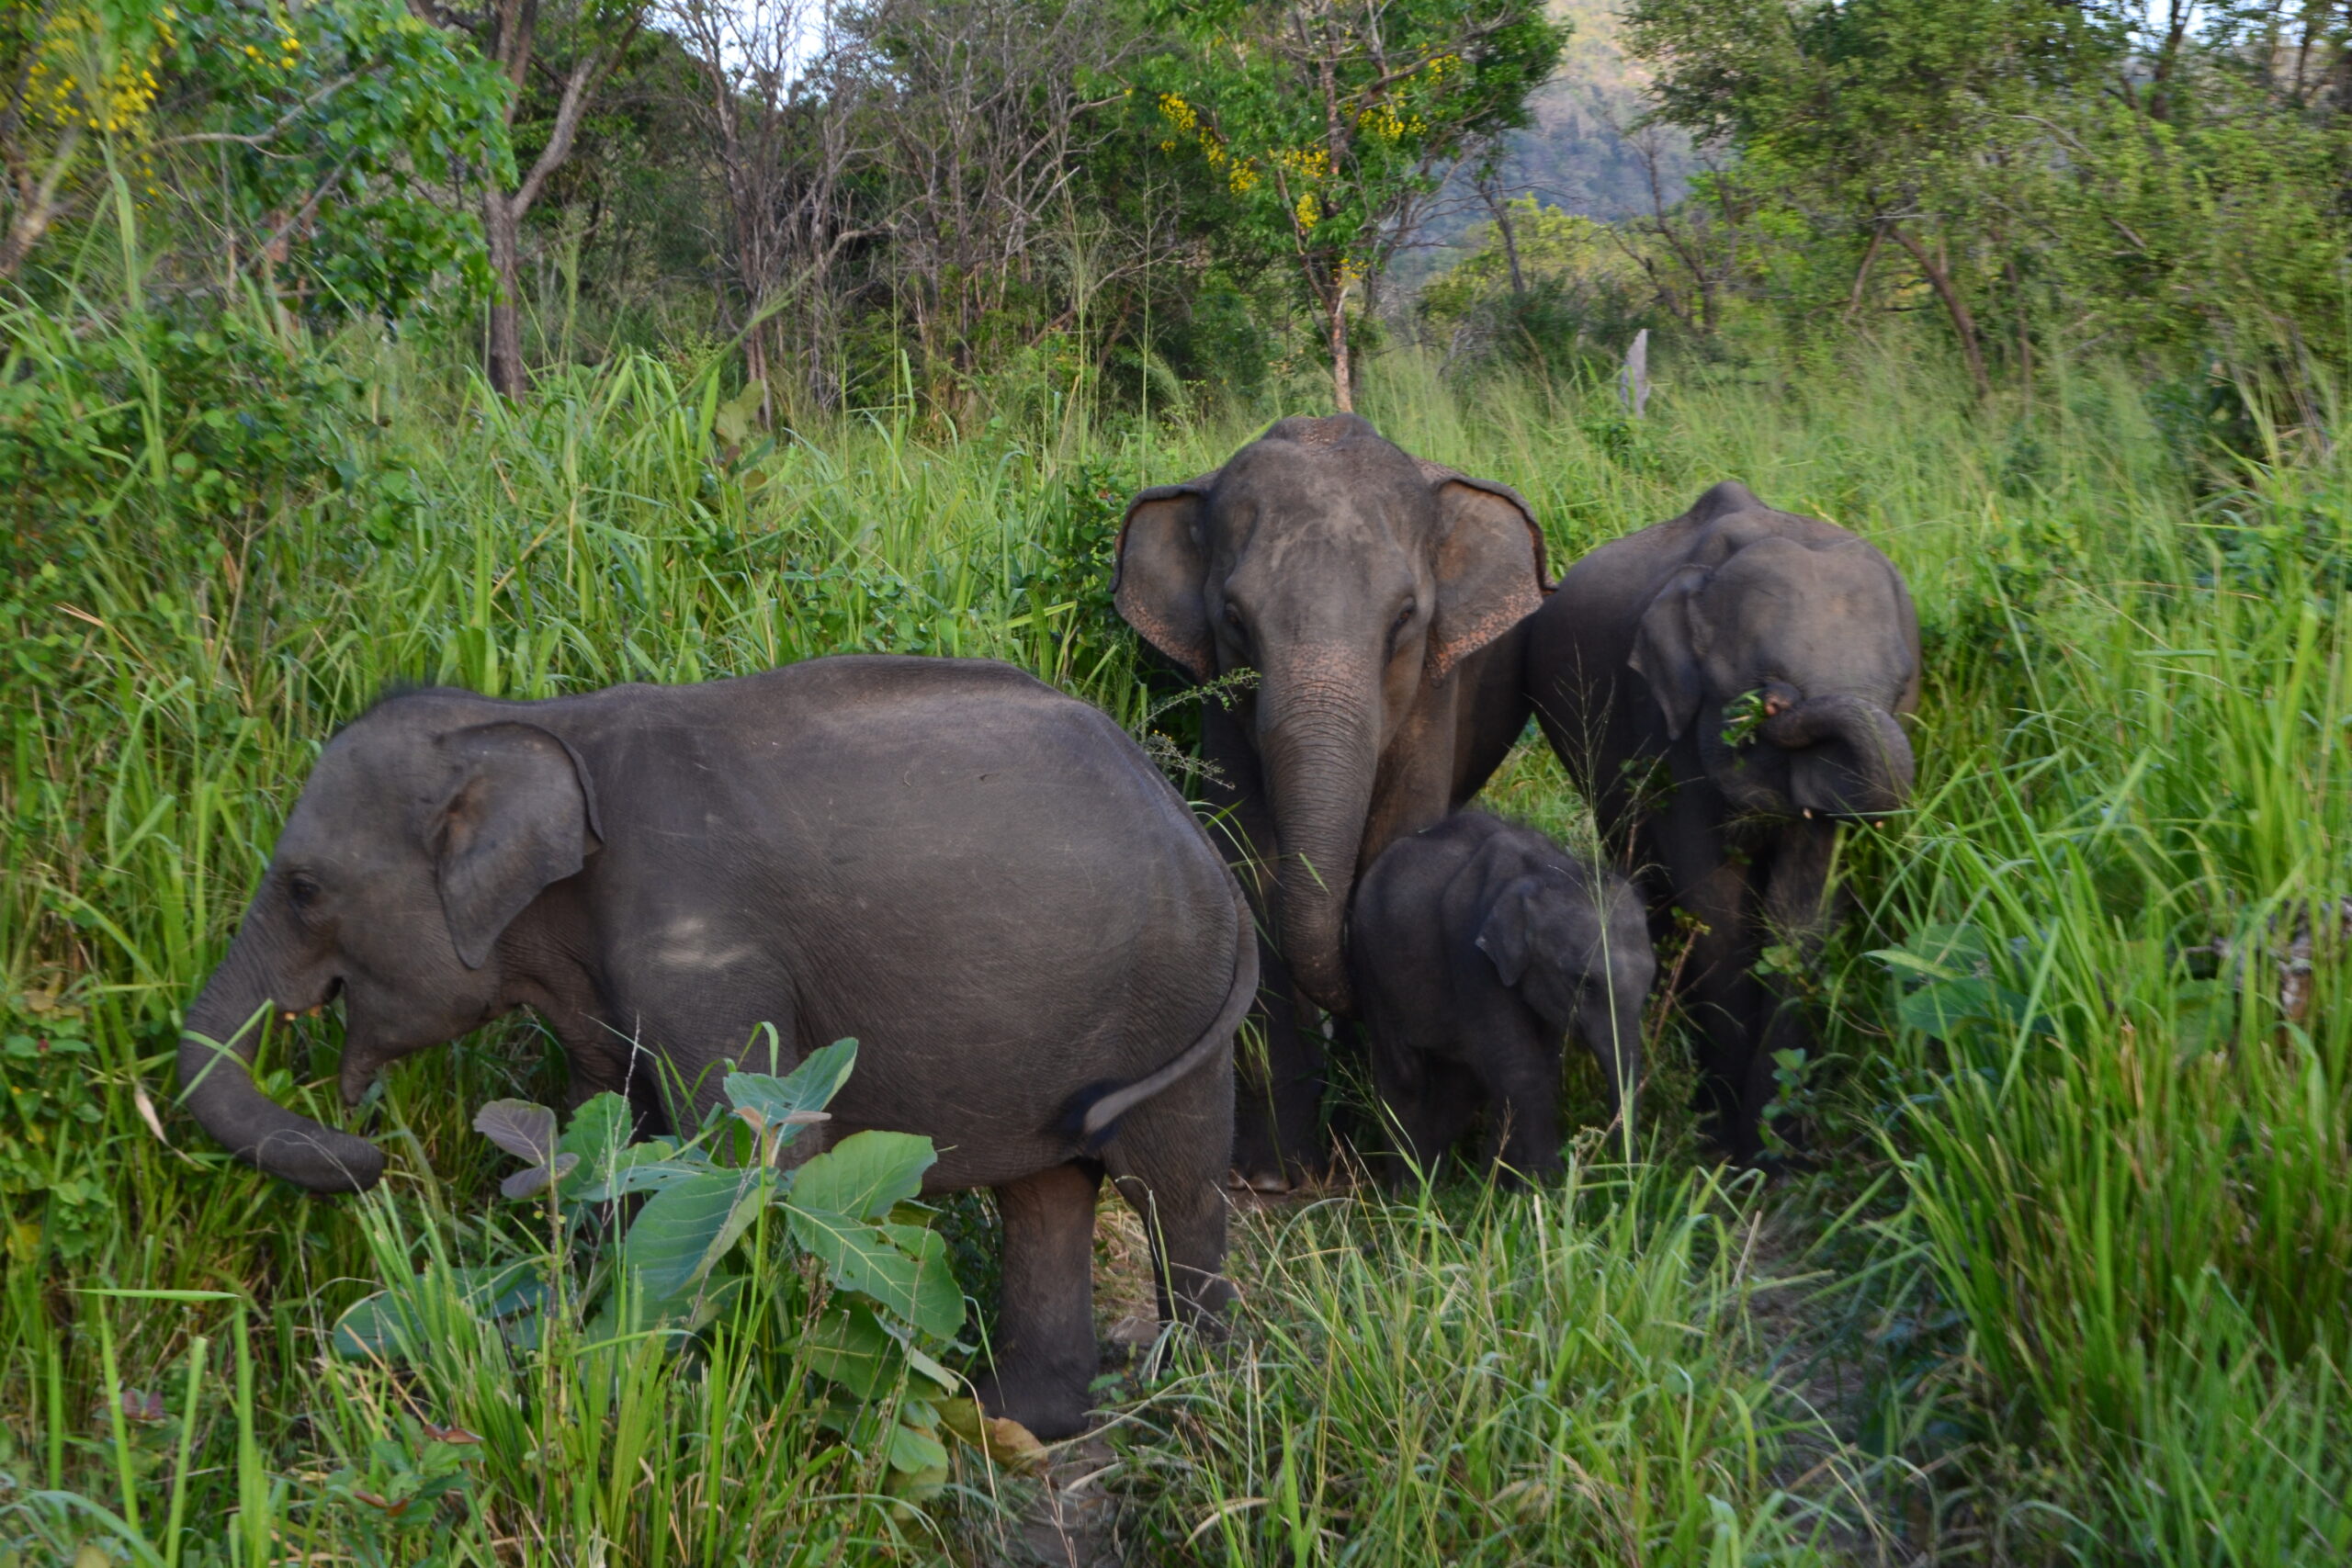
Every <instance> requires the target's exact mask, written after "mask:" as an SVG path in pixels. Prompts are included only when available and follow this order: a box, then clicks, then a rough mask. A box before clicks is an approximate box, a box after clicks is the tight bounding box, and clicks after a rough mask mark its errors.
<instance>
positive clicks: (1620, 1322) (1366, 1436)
mask: <svg viewBox="0 0 2352 1568" xmlns="http://www.w3.org/2000/svg"><path fill="white" fill-rule="evenodd" d="M1726 1196H1727V1195H1726V1194H1724V1193H1723V1192H1721V1191H1720V1190H1716V1189H1714V1188H1713V1187H1712V1186H1711V1185H1710V1184H1709V1183H1708V1182H1707V1181H1706V1180H1705V1179H1702V1178H1701V1177H1698V1176H1696V1175H1695V1174H1692V1173H1689V1172H1682V1173H1675V1172H1670V1171H1668V1170H1666V1169H1662V1168H1655V1167H1636V1168H1616V1167H1610V1166H1604V1165H1600V1164H1598V1163H1594V1162H1591V1161H1589V1160H1587V1159H1584V1158H1576V1159H1572V1160H1571V1163H1570V1166H1569V1170H1568V1175H1567V1177H1566V1182H1565V1185H1564V1186H1563V1187H1561V1188H1559V1189H1556V1190H1548V1191H1545V1192H1544V1193H1542V1194H1540V1195H1533V1196H1531V1197H1530V1198H1528V1199H1526V1200H1524V1201H1521V1200H1515V1199H1511V1198H1508V1197H1504V1196H1502V1195H1500V1194H1498V1193H1497V1192H1496V1191H1495V1190H1492V1189H1491V1188H1484V1189H1477V1190H1470V1191H1466V1192H1464V1191H1457V1192H1451V1193H1445V1194H1436V1193H1431V1192H1429V1191H1427V1190H1424V1191H1422V1192H1421V1193H1420V1194H1419V1196H1418V1197H1416V1198H1413V1199H1408V1200H1407V1201H1394V1202H1383V1201H1379V1200H1376V1199H1372V1198H1359V1199H1357V1200H1356V1201H1352V1202H1348V1203H1333V1204H1318V1205H1311V1206H1307V1207H1304V1208H1302V1209H1300V1210H1298V1211H1297V1212H1295V1213H1293V1214H1291V1215H1289V1216H1287V1217H1283V1218H1279V1219H1274V1218H1269V1219H1267V1220H1264V1221H1261V1222H1260V1223H1259V1224H1254V1225H1252V1226H1250V1229H1249V1231H1248V1232H1247V1233H1246V1242H1245V1245H1246V1247H1247V1248H1248V1265H1247V1266H1248V1268H1249V1269H1250V1271H1251V1272H1252V1273H1253V1274H1255V1275H1256V1276H1257V1277H1258V1278H1259V1279H1260V1280H1261V1284H1260V1286H1259V1291H1260V1292H1264V1295H1271V1296H1272V1301H1273V1303H1274V1304H1273V1306H1272V1309H1271V1310H1269V1309H1268V1308H1267V1307H1265V1306H1262V1305H1261V1306H1259V1307H1258V1309H1257V1311H1256V1313H1255V1314H1254V1316H1255V1319H1256V1321H1255V1323H1254V1325H1253V1333H1252V1335H1251V1337H1250V1342H1249V1346H1248V1348H1247V1350H1246V1351H1245V1352H1244V1353H1243V1354H1242V1355H1240V1356H1238V1357H1236V1358H1233V1359H1227V1360H1216V1359H1201V1360H1200V1361H1198V1362H1197V1363H1188V1364H1185V1365H1183V1366H1182V1371H1181V1372H1180V1375H1179V1376H1178V1378H1177V1379H1176V1380H1175V1381H1174V1382H1172V1383H1171V1385H1170V1387H1169V1388H1168V1389H1167V1390H1166V1391H1165V1392H1164V1393H1161V1394H1159V1396H1158V1397H1157V1398H1156V1399H1155V1400H1154V1401H1153V1402H1151V1403H1150V1404H1147V1405H1146V1406H1145V1407H1144V1408H1143V1409H1142V1410H1141V1411H1140V1412H1139V1413H1138V1415H1139V1418H1140V1422H1141V1425H1140V1426H1139V1427H1130V1428H1128V1429H1127V1432H1126V1433H1125V1440H1124V1442H1123V1444H1122V1447H1123V1450H1124V1457H1125V1461H1126V1462H1127V1466H1128V1468H1129V1472H1130V1473H1129V1475H1128V1476H1127V1477H1126V1478H1125V1481H1124V1482H1123V1485H1124V1487H1125V1490H1126V1491H1127V1493H1128V1495H1130V1496H1131V1497H1133V1498H1134V1500H1135V1502H1136V1506H1138V1508H1139V1509H1140V1510H1141V1511H1142V1513H1143V1516H1144V1520H1145V1529H1146V1531H1147V1535H1146V1539H1147V1540H1148V1541H1149V1542H1150V1543H1151V1545H1152V1547H1153V1548H1154V1550H1155V1554H1156V1555H1166V1556H1167V1557H1169V1558H1170V1559H1173V1560H1179V1561H1187V1562H1219V1563H1234V1564H1242V1563H1261V1562H1287V1563H1302V1564H1306V1563H1325V1562H1345V1561H1371V1562H1394V1563H1400V1564H1401V1563H1404V1562H1495V1563H1503V1562H1635V1561H1638V1562H1657V1563H1691V1564H1710V1565H1711V1564H1714V1563H1719V1562H1783V1563H1818V1562H1830V1561H1833V1560H1834V1559H1833V1555H1832V1551H1831V1541H1832V1536H1833V1531H1834V1530H1835V1529H1836V1528H1837V1526H1838V1521H1837V1520H1836V1519H1835V1518H1834V1517H1827V1516H1825V1515H1824V1514H1822V1513H1820V1512H1818V1511H1816V1507H1815V1505H1812V1504H1811V1503H1809V1502H1808V1501H1806V1500H1804V1499H1802V1498H1800V1497H1799V1496H1797V1495H1792V1493H1791V1492H1788V1491H1783V1490H1781V1489H1780V1488H1778V1487H1776V1486H1775V1485H1774V1484H1773V1482H1772V1476H1773V1474H1774V1472H1775V1467H1776V1462H1777V1461H1778V1460H1779V1459H1780V1457H1781V1445H1782V1444H1783V1443H1794V1442H1798V1441H1802V1440H1804V1438H1803V1435H1802V1434H1803V1432H1804V1427H1806V1426H1807V1425H1808V1424H1807V1423H1805V1422H1804V1421H1803V1420H1802V1418H1800V1419H1798V1420H1797V1421H1795V1422H1793V1423H1791V1424H1790V1425H1786V1426H1784V1425H1783V1423H1782V1421H1781V1419H1780V1418H1779V1416H1777V1415H1776V1414H1775V1406H1776V1398H1775V1393H1774V1391H1773V1389H1772V1387H1771V1385H1770V1381H1769V1380H1768V1379H1766V1378H1763V1377H1760V1376H1758V1375H1757V1373H1756V1372H1755V1371H1752V1370H1750V1369H1747V1368H1744V1367H1743V1366H1742V1365H1741V1362H1740V1356H1739V1347H1740V1346H1741V1345H1742V1343H1743V1342H1744V1340H1745V1337H1746V1335H1747V1326H1746V1314H1747V1301H1746V1294H1747V1292H1748V1291H1750V1290H1752V1289H1755V1288H1757V1285H1756V1282H1754V1281H1749V1280H1742V1279H1741V1278H1740V1277H1739V1270H1738V1266H1737V1258H1738V1249H1737V1247H1736V1244H1735V1243H1734V1241H1733V1238H1731V1237H1730V1236H1727V1235H1725V1234H1724V1229H1723V1228H1722V1227H1723V1224H1724V1216H1723V1212H1722V1209H1721V1207H1720V1205H1722V1204H1723V1203H1724V1201H1725V1199H1726ZM1264 1295H1253V1297H1252V1298H1251V1299H1252V1301H1253V1303H1257V1302H1260V1301H1262V1300H1263V1299H1264ZM1824 1490H1825V1491H1826V1488H1825V1489H1824ZM1849 1526H1850V1521H1849ZM1180 1543H1181V1544H1180ZM1180 1552H1181V1554H1182V1555H1181V1556H1180V1555H1179V1553H1180Z"/></svg>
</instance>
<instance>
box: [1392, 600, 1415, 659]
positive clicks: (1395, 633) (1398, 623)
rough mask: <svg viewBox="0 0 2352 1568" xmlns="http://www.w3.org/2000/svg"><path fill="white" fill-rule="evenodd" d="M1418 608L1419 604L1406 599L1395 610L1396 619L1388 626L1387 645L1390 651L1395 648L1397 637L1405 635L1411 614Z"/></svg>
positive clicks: (1411, 621) (1410, 621) (1409, 624)
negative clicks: (1397, 609)
mask: <svg viewBox="0 0 2352 1568" xmlns="http://www.w3.org/2000/svg"><path fill="white" fill-rule="evenodd" d="M1418 609H1419V605H1417V604H1414V603H1413V602H1412V601H1411V600H1410V599H1408V600H1406V601H1405V607H1404V608H1403V609H1401V610H1399V611H1397V619H1396V620H1395V622H1393V623H1392V624H1391V625H1390V626H1389V628H1388V647H1389V649H1390V650H1391V651H1394V650H1395V649H1396V647H1397V639H1398V638H1400V637H1403V636H1404V635H1405V628H1406V627H1407V626H1411V625H1412V624H1413V614H1414V612H1415V611H1416V610H1418Z"/></svg>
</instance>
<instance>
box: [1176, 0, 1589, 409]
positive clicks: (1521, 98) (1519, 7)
mask: <svg viewBox="0 0 2352 1568" xmlns="http://www.w3.org/2000/svg"><path fill="white" fill-rule="evenodd" d="M1158 19H1159V21H1160V22H1161V24H1162V25H1163V26H1164V27H1166V28H1169V29H1170V33H1171V34H1172V35H1173V36H1174V37H1176V38H1178V39H1181V40H1182V45H1181V47H1178V48H1173V49H1170V50H1168V51H1164V52H1162V53H1161V54H1160V55H1159V56H1158V57H1157V58H1155V59H1153V60H1152V61H1150V62H1148V63H1147V65H1146V66H1145V67H1144V69H1143V70H1142V72H1141V73H1139V74H1140V75H1141V77H1142V78H1143V80H1142V83H1141V85H1142V86H1143V87H1144V89H1145V93H1148V103H1149V104H1150V106H1151V112H1152V113H1153V115H1154V116H1155V117H1156V124H1155V129H1156V130H1157V132H1158V139H1157V144H1158V148H1159V152H1160V153H1161V155H1163V156H1166V157H1169V158H1176V159H1184V160H1198V161H1199V163H1200V164H1202V165H1204V170H1205V172H1206V173H1207V175H1209V177H1210V178H1211V179H1212V180H1214V181H1215V182H1216V184H1217V186H1218V187H1219V189H1220V190H1221V193H1222V195H1223V196H1224V197H1225V198H1227V200H1229V201H1230V203H1231V204H1232V207H1231V214H1230V218H1229V220H1228V221H1229V222H1230V223H1231V224H1233V225H1234V226H1235V228H1234V231H1232V232H1231V233H1230V235H1229V236H1228V238H1229V241H1230V243H1233V244H1234V245H1235V246H1236V247H1237V248H1239V247H1249V246H1256V247H1272V248H1274V249H1278V250H1281V251H1283V252H1286V253H1287V254H1289V256H1290V257H1291V258H1292V261H1293V264H1294V265H1293V272H1294V276H1295V278H1296V280H1297V283H1298V286H1299V288H1300V291H1301V294H1302V295H1303V297H1304V302H1305V303H1306V304H1307V305H1309V306H1310V307H1311V308H1312V310H1314V312H1315V313H1316V315H1317V318H1318V320H1319V321H1320V323H1321V332H1322V335H1323V338H1324V341H1325V344H1326V348H1327V351H1328V352H1329V355H1330V363H1331V396H1332V401H1333V403H1334V404H1335V405H1336V406H1337V407H1338V408H1340V410H1342V411H1347V410H1351V409H1353V407H1354V406H1355V388H1354V374H1353V368H1352V366H1351V356H1350V352H1349V336H1348V310H1349V305H1350V301H1351V298H1352V297H1353V296H1354V295H1355V294H1356V291H1357V289H1358V288H1359V286H1360V285H1361V284H1362V283H1363V280H1364V279H1365V278H1366V277H1367V276H1371V275H1373V274H1374V272H1376V271H1377V270H1378V269H1379V268H1380V267H1381V266H1382V265H1384V264H1385V262H1386V261H1387V259H1388V255H1389V254H1390V252H1391V251H1392V250H1393V249H1394V247H1395V245H1396V243H1397V238H1398V224H1399V220H1400V219H1402V218H1403V216H1404V215H1405V213H1406V211H1407V210H1408V208H1409V206H1410V205H1411V203H1412V202H1413V201H1414V200H1415V199H1416V198H1417V197H1420V196H1423V195H1425V194H1427V193H1428V192H1430V191H1432V190H1434V189H1435V188H1436V186H1437V184H1438V182H1439V181H1440V180H1441V179H1442V177H1443V175H1444V173H1445V171H1446V169H1447V168H1448V167H1449V166H1450V165H1452V164H1453V163H1454V162H1455V161H1456V160H1458V159H1460V158H1462V157H1464V155H1465V154H1467V153H1469V152H1473V151H1474V150H1476V149H1477V148H1479V147H1480V146H1482V145H1484V144H1486V143H1487V142H1489V141H1491V140H1492V139H1493V138H1494V137H1496V136H1498V135H1499V134H1500V133H1501V132H1503V131H1505V130H1510V129H1513V128H1514V127H1517V126H1520V125H1523V124H1525V123H1526V119H1527V108H1526V104H1527V98H1528V95H1529V94H1531V93H1532V92H1533V91H1534V89H1535V88H1536V87H1537V86H1539V85H1542V83H1543V81H1544V78H1545V77H1546V76H1548V75H1550V74H1551V72H1552V69H1553V67H1554V65H1555V63H1556V62H1558V60H1559V55H1560V49H1561V46H1562V44H1563V43H1565V42H1566V37H1567V32H1566V28H1564V27H1562V26H1559V25H1557V24H1555V23H1554V22H1552V21H1550V20H1549V19H1548V17H1546V14H1545V10H1544V5H1543V3H1542V0H1212V3H1211V4H1208V5H1206V6H1200V5H1192V4H1182V5H1180V4H1177V3H1175V0H1169V3H1168V4H1167V5H1166V6H1165V7H1164V9H1163V11H1162V13H1161V15H1160V17H1159V18H1158ZM1138 96H1143V95H1142V94H1139V95H1138Z"/></svg>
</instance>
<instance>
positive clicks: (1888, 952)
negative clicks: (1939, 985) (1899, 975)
mask: <svg viewBox="0 0 2352 1568" xmlns="http://www.w3.org/2000/svg"><path fill="white" fill-rule="evenodd" d="M1863 956H1864V957H1866V958H1875V959H1877V960H1878V961H1879V962H1880V963H1881V964H1885V965H1886V966H1887V967H1888V968H1889V969H1905V970H1908V971H1910V972H1911V973H1912V974H1914V975H1925V976H1928V978H1929V979H1930V980H1957V979H1959V978H1960V977H1961V976H1960V972H1959V971H1958V970H1956V969H1951V968H1947V967H1946V966H1944V965H1943V964H1931V963H1929V962H1928V960H1927V959H1924V958H1922V957H1920V956H1919V955H1918V954H1917V953H1911V952H1907V951H1905V949H1903V948H1900V947H1876V948H1872V949H1871V951H1870V952H1869V953H1865V954H1863Z"/></svg>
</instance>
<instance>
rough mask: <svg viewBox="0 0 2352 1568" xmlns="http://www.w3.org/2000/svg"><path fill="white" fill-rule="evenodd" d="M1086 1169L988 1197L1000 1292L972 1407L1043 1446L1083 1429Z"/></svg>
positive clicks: (1090, 1326) (1090, 1285) (1058, 1171)
mask: <svg viewBox="0 0 2352 1568" xmlns="http://www.w3.org/2000/svg"><path fill="white" fill-rule="evenodd" d="M1102 1179H1103V1178H1102V1172H1101V1170H1100V1168H1097V1167H1095V1166H1094V1165H1092V1164H1091V1163H1086V1164H1080V1163H1072V1164H1069V1165H1057V1166H1054V1167H1052V1168H1048V1169H1046V1170H1041V1171H1039V1172H1037V1173H1036V1174H1035V1176H1025V1177H1023V1178H1022V1179H1020V1180H1018V1181H1015V1182H1011V1183H1008V1184H1007V1185H1005V1186H1002V1187H1000V1188H998V1189H997V1190H996V1201H997V1213H998V1216H999V1218H1000V1219H1001V1221H1002V1224H1003V1227H1004V1266H1003V1275H1004V1294H1003V1300H1002V1307H1001V1311H1000V1313H999V1314H998V1323H997V1337H996V1344H995V1347H994V1349H995V1356H994V1361H995V1367H994V1370H993V1371H991V1372H989V1375H988V1376H986V1377H985V1378H982V1379H981V1380H980V1382H979V1396H980V1403H981V1404H983V1405H984V1406H986V1407H987V1408H988V1409H989V1411H990V1412H992V1413H993V1414H996V1415H1000V1416H1011V1417H1012V1419H1013V1420H1015V1421H1018V1422H1020V1423H1021V1424H1022V1425H1023V1427H1028V1428H1029V1430H1030V1431H1032V1432H1034V1433H1035V1434H1036V1435H1037V1436H1038V1437H1040V1438H1045V1439H1046V1440H1047V1441H1049V1442H1050V1441H1052V1440H1054V1439H1056V1438H1068V1437H1071V1436H1074V1435H1075V1434H1077V1433H1079V1432H1080V1431H1083V1430H1084V1429H1085V1427H1086V1413H1087V1404H1088V1402H1087V1385H1088V1384H1089V1383H1091V1382H1093V1381H1094V1371H1095V1366H1096V1359H1095V1348H1094V1195H1095V1192H1096V1190H1097V1189H1098V1188H1099V1187H1100V1186H1101V1184H1102Z"/></svg>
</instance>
